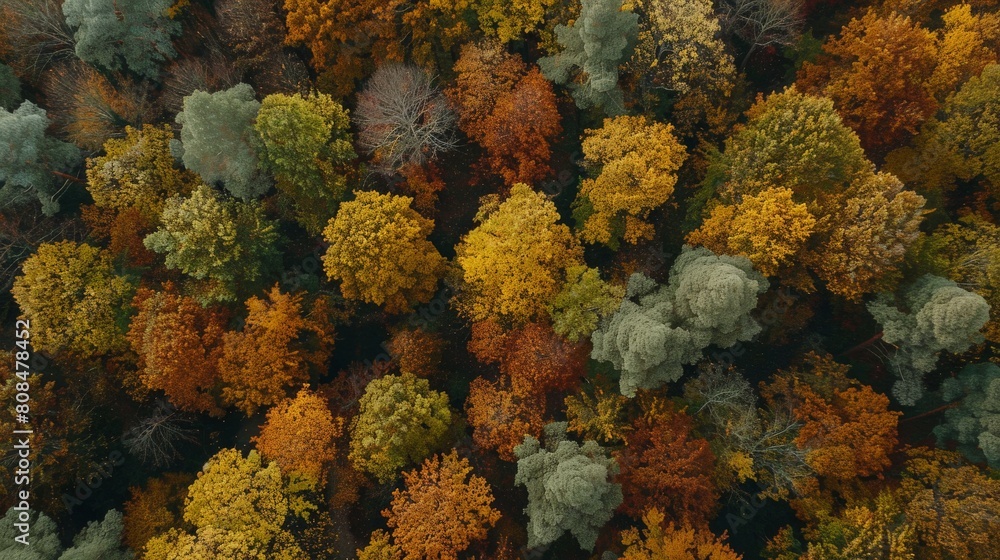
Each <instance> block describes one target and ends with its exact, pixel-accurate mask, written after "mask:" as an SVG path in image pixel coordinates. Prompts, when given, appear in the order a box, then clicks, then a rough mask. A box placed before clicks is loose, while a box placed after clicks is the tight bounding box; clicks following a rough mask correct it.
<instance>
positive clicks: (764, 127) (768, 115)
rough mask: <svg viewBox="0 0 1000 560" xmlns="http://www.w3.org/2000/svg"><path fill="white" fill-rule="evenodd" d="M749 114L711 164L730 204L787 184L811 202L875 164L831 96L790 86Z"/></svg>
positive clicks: (721, 191) (784, 186)
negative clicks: (806, 92) (800, 91)
mask: <svg viewBox="0 0 1000 560" xmlns="http://www.w3.org/2000/svg"><path fill="white" fill-rule="evenodd" d="M747 116H748V121H747V123H746V125H744V126H743V127H741V128H739V129H738V130H737V131H736V132H734V133H733V135H732V136H730V137H729V138H728V139H727V140H726V150H725V152H724V153H723V154H720V155H717V156H716V158H715V161H713V162H712V163H711V165H712V166H713V167H715V168H716V173H715V174H714V177H715V180H717V181H719V182H720V183H721V184H719V185H718V187H717V188H718V192H719V193H720V195H721V197H722V199H723V200H724V201H726V202H738V201H739V198H740V197H741V196H742V195H753V194H759V193H760V192H761V191H764V190H765V189H769V188H782V187H783V188H788V189H791V190H792V192H795V193H796V194H798V195H800V197H801V195H803V194H804V195H805V196H804V197H801V198H802V201H803V202H806V203H807V204H808V200H807V199H813V198H815V197H816V195H818V194H821V193H825V192H835V191H836V190H837V189H838V188H839V187H841V186H843V185H845V184H848V183H850V182H852V181H853V180H854V179H855V178H857V177H858V176H859V175H860V174H862V173H863V172H865V171H867V170H869V169H870V168H871V164H870V163H869V162H868V160H867V159H865V154H864V152H863V151H862V149H861V143H860V141H859V140H858V136H857V134H855V133H854V131H852V130H851V129H850V128H848V127H847V126H845V125H844V123H843V122H842V121H841V119H840V116H839V115H838V114H837V112H836V111H835V110H834V108H833V102H832V101H830V100H829V99H825V98H822V97H815V96H812V95H806V94H802V93H799V92H798V91H796V90H795V88H794V87H789V88H787V89H785V91H783V92H781V93H773V94H771V95H769V96H767V97H766V98H764V99H762V100H760V99H759V100H758V101H757V103H756V104H755V105H754V106H753V108H751V109H750V110H749V111H748V112H747ZM709 177H710V178H711V177H713V174H711V173H710V174H709ZM797 198H798V197H797Z"/></svg>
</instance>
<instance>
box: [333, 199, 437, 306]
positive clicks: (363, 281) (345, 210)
mask: <svg viewBox="0 0 1000 560" xmlns="http://www.w3.org/2000/svg"><path fill="white" fill-rule="evenodd" d="M412 201H413V199H412V198H410V197H408V196H395V195H391V194H381V193H377V192H375V191H362V192H358V193H356V195H355V198H354V200H352V201H350V202H344V203H343V204H341V205H340V210H338V211H337V215H336V216H335V217H334V218H333V219H332V220H330V223H329V224H328V225H327V226H326V229H325V230H324V231H323V236H324V238H325V239H326V240H327V241H328V242H329V243H330V248H329V249H327V251H326V254H325V255H324V256H323V268H324V270H326V274H327V276H328V277H329V278H330V279H333V280H338V281H340V292H341V293H342V294H343V295H344V298H346V299H352V300H362V301H365V302H369V303H375V304H376V305H384V306H385V310H386V311H388V312H390V313H398V312H402V311H406V310H409V309H411V308H412V306H413V305H414V304H416V303H426V302H428V301H430V299H431V298H432V297H433V296H434V290H435V289H436V288H437V281H438V277H439V276H440V275H441V273H442V272H443V270H444V264H445V261H444V257H442V256H441V254H440V253H438V250H437V249H436V248H435V247H434V245H432V244H431V242H430V241H428V240H427V235H428V234H430V232H431V231H432V230H433V229H434V221H433V220H428V219H427V218H424V217H423V216H421V215H420V214H418V213H417V211H416V210H414V209H412V208H410V203H411V202H412Z"/></svg>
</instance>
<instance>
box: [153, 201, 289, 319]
mask: <svg viewBox="0 0 1000 560" xmlns="http://www.w3.org/2000/svg"><path fill="white" fill-rule="evenodd" d="M277 239H278V232H277V228H276V224H275V223H274V222H271V221H270V220H268V219H266V218H265V217H264V212H263V209H262V208H261V206H260V205H258V204H257V203H255V202H238V201H235V200H223V199H222V197H221V196H220V195H219V194H218V193H216V191H215V190H214V189H212V188H211V187H209V186H207V185H204V184H202V185H200V186H199V187H197V188H196V189H195V190H194V191H193V192H192V193H191V195H190V196H188V197H180V196H174V197H171V198H169V199H168V200H167V201H166V203H165V204H164V207H163V213H162V214H161V215H160V228H159V229H158V230H157V231H155V232H153V233H151V234H149V235H148V236H146V238H145V240H144V241H143V243H144V244H145V245H146V247H147V248H148V249H150V250H152V251H154V252H157V253H166V265H167V267H168V268H175V269H179V270H180V271H181V272H183V273H185V274H187V275H188V276H190V277H191V278H194V279H195V280H197V281H199V283H200V286H199V289H198V290H197V291H198V299H199V300H201V301H202V303H207V302H211V301H235V300H236V299H237V297H238V295H239V294H242V293H246V292H249V291H251V289H252V287H253V286H255V285H259V283H260V282H261V281H262V280H264V279H265V278H266V276H267V274H268V273H269V272H270V270H271V269H272V268H273V267H274V266H275V264H276V263H277V259H278V251H277V248H276V247H275V243H276V242H277Z"/></svg>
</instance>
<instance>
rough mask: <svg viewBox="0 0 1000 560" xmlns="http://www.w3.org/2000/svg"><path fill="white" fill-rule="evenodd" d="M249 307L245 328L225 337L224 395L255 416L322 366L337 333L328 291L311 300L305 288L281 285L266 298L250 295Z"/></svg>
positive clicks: (274, 288)
mask: <svg viewBox="0 0 1000 560" xmlns="http://www.w3.org/2000/svg"><path fill="white" fill-rule="evenodd" d="M246 308H247V317H246V323H245V326H244V327H243V330H241V331H236V332H228V333H226V334H225V336H224V338H223V347H222V350H223V351H222V359H221V361H220V362H219V374H220V377H221V378H222V381H223V383H224V384H225V386H224V387H223V388H222V398H223V400H224V401H226V402H227V403H228V404H232V405H235V406H237V407H238V408H239V409H240V410H242V411H243V412H244V413H246V414H247V416H250V415H252V414H253V413H254V412H256V411H257V409H258V408H260V407H261V406H268V405H272V404H275V403H278V402H280V401H281V400H283V399H284V398H285V396H286V391H287V390H288V389H289V388H290V387H291V386H293V385H296V384H298V383H302V382H303V381H306V380H307V379H309V375H310V373H311V372H315V371H320V370H322V368H323V367H324V366H325V365H326V361H327V358H329V356H330V352H331V351H332V350H333V342H334V333H333V326H332V323H331V314H330V308H329V301H328V299H327V298H326V296H317V297H315V298H314V299H312V301H310V302H308V303H306V302H304V301H303V296H302V295H301V294H286V293H281V291H280V290H279V289H278V287H277V286H275V287H273V288H271V291H270V292H268V293H267V297H266V299H262V298H258V297H257V296H253V297H251V298H250V299H248V300H247V301H246Z"/></svg>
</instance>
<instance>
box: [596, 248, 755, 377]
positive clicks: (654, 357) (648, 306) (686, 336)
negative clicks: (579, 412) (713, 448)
mask: <svg viewBox="0 0 1000 560" xmlns="http://www.w3.org/2000/svg"><path fill="white" fill-rule="evenodd" d="M767 287H768V283H767V280H766V279H765V278H764V277H763V276H762V275H761V274H760V273H759V272H757V271H755V270H754V269H753V267H752V266H751V265H750V261H748V260H746V259H745V258H743V257H729V256H717V255H715V254H714V253H712V252H711V251H709V250H708V249H704V248H699V249H692V248H690V247H688V246H685V248H684V251H683V253H681V255H680V256H679V257H677V260H676V261H674V265H673V267H671V269H670V279H669V282H668V284H666V285H658V284H657V283H656V282H655V281H654V280H652V279H650V278H648V277H646V276H644V275H643V274H641V273H636V274H633V275H632V277H631V278H629V283H628V288H627V290H626V293H625V299H624V300H622V302H621V305H620V306H619V308H618V310H617V311H616V312H615V314H614V315H612V316H611V318H610V320H608V321H607V322H606V323H604V324H603V325H601V327H600V328H599V329H597V330H596V331H595V332H594V334H593V336H592V341H593V343H594V350H593V352H592V353H591V357H592V358H594V359H595V360H600V361H605V362H611V363H612V364H613V365H614V366H615V368H616V369H618V370H619V371H620V372H621V379H620V384H621V393H622V394H623V395H625V396H629V397H631V396H634V395H635V392H636V390H637V389H652V388H655V387H658V386H659V385H661V384H662V383H665V382H671V381H676V380H678V379H680V377H681V376H682V375H683V374H684V370H683V367H682V366H683V365H684V364H692V363H694V362H695V361H697V360H698V359H699V358H701V355H702V351H703V350H704V349H705V348H707V347H708V346H710V345H712V344H715V345H718V346H719V347H721V348H728V347H729V346H732V345H733V344H735V343H736V342H737V341H746V340H750V338H752V337H753V336H754V335H755V334H757V333H758V332H760V330H761V327H760V325H759V324H758V323H757V322H756V321H755V320H754V319H753V318H752V317H751V316H750V312H751V311H753V309H754V308H755V307H757V297H758V295H759V294H762V293H764V292H765V291H766V290H767Z"/></svg>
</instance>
